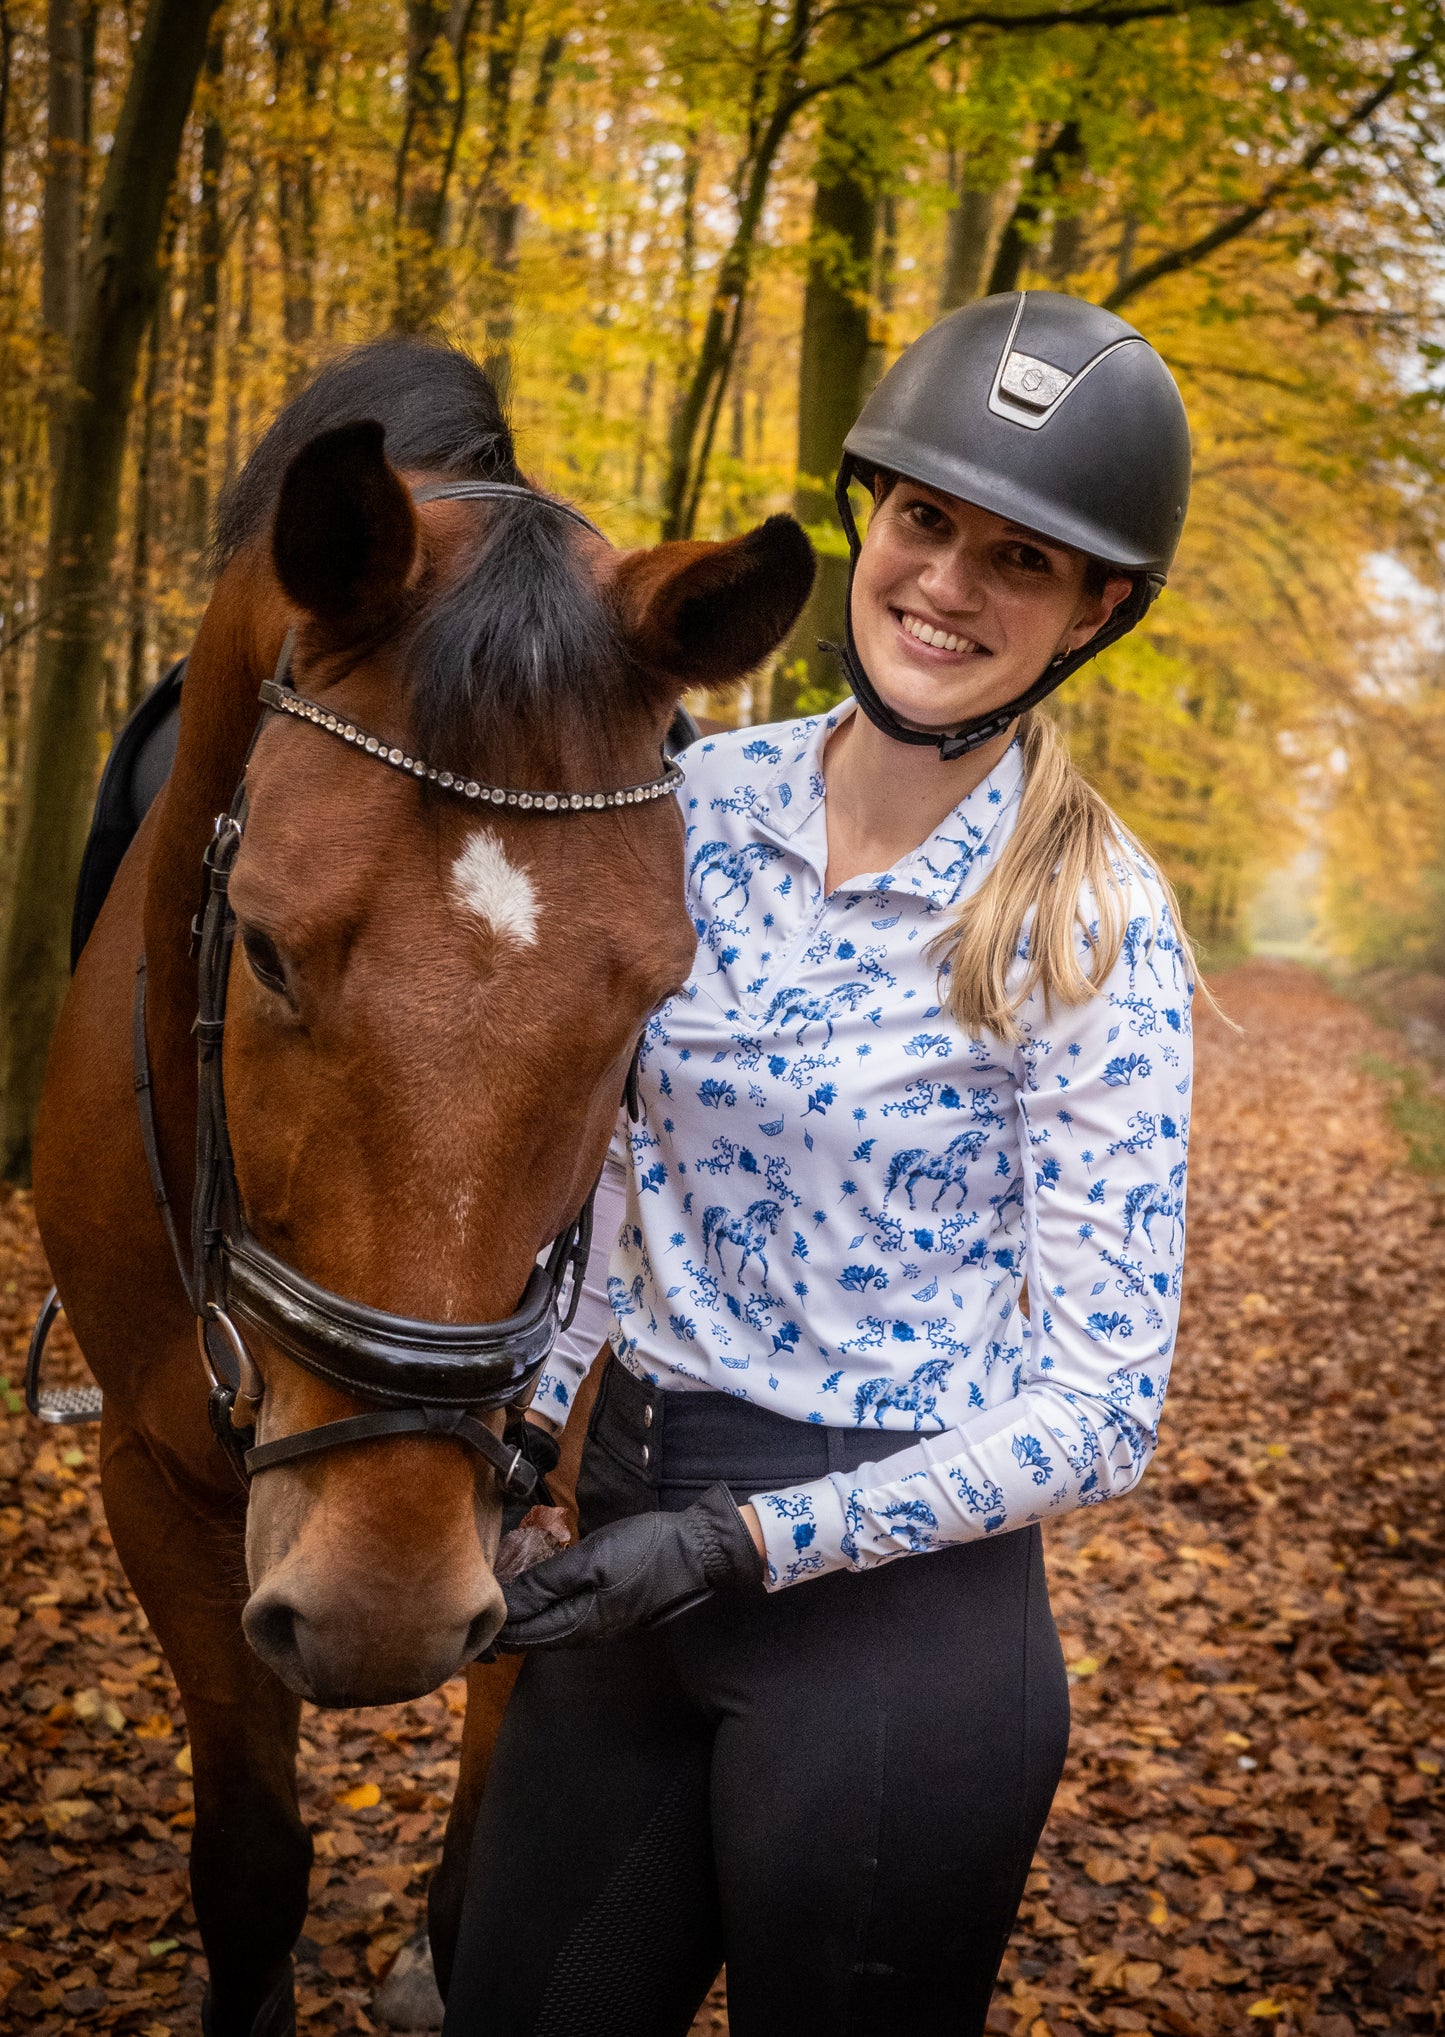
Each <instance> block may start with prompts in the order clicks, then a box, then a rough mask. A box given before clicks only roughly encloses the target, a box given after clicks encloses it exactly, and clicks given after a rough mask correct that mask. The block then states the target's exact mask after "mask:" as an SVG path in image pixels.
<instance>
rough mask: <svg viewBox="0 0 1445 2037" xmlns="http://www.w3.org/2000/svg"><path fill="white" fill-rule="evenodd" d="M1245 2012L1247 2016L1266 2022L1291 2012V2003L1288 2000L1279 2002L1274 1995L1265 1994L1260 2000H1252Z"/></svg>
mask: <svg viewBox="0 0 1445 2037" xmlns="http://www.w3.org/2000/svg"><path fill="white" fill-rule="evenodd" d="M1244 2013H1245V2014H1246V2015H1247V2016H1253V2017H1254V2018H1255V2019H1256V2021H1259V2022H1265V2021H1269V2020H1271V2019H1272V2018H1273V2017H1275V2016H1287V2015H1288V2014H1289V2004H1288V2002H1277V2001H1275V2000H1274V1999H1273V1997H1272V1996H1270V1995H1264V1996H1263V1997H1262V1998H1261V1999H1260V2000H1259V2001H1257V2002H1251V2003H1250V2005H1249V2007H1248V2008H1247V2009H1246V2010H1245V2012H1244Z"/></svg>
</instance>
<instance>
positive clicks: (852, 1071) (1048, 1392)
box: [537, 705, 1192, 1588]
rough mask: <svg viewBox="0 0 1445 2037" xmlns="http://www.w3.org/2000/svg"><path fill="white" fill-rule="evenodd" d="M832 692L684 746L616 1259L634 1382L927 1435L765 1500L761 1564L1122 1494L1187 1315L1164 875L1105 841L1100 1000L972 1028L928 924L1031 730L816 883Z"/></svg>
mask: <svg viewBox="0 0 1445 2037" xmlns="http://www.w3.org/2000/svg"><path fill="white" fill-rule="evenodd" d="M851 711H852V708H851V705H848V706H844V707H842V708H839V709H836V710H835V711H834V712H833V713H832V714H831V715H828V716H826V717H819V718H815V719H813V720H809V721H805V722H801V723H799V724H797V725H795V726H778V727H772V728H766V729H747V730H742V731H739V732H737V733H736V734H732V735H727V736H722V737H718V738H715V739H711V740H708V741H706V742H703V743H699V744H697V745H696V746H695V747H694V748H693V749H691V750H690V751H688V752H687V753H686V755H685V757H684V758H683V760H682V762H683V765H684V768H685V770H686V773H687V782H686V785H685V787H684V789H683V791H682V793H681V794H680V798H681V800H682V803H683V807H684V812H685V817H686V822H687V884H688V898H689V902H690V906H691V910H692V915H693V919H694V922H695V924H696V926H697V930H698V952H697V959H696V963H695V966H694V968H693V971H692V975H691V977H690V979H689V981H688V983H687V986H686V988H685V989H684V990H683V991H682V992H681V993H680V994H679V995H678V996H677V997H675V998H673V999H672V1000H671V1001H670V1002H669V1003H668V1004H667V1005H665V1006H664V1007H663V1008H662V1010H661V1011H660V1012H658V1013H657V1014H656V1015H655V1017H654V1018H653V1019H652V1021H651V1022H650V1024H649V1026H648V1029H647V1034H646V1039H645V1044H644V1049H643V1054H642V1059H641V1098H642V1114H641V1117H640V1119H639V1121H638V1123H637V1124H636V1125H635V1126H633V1127H632V1128H631V1130H630V1134H629V1140H628V1145H629V1167H628V1180H627V1200H626V1210H625V1217H624V1221H623V1223H622V1225H621V1228H620V1232H619V1233H618V1235H617V1238H616V1243H615V1246H614V1248H613V1251H612V1260H611V1270H610V1278H609V1281H608V1292H609V1298H610V1302H611V1309H612V1313H613V1316H614V1318H615V1320H614V1322H613V1324H612V1326H611V1334H612V1341H613V1348H614V1350H615V1351H616V1353H617V1356H618V1357H619V1359H620V1360H621V1362H622V1363H623V1364H624V1365H626V1366H627V1367H628V1368H629V1369H630V1370H631V1371H633V1372H634V1373H636V1374H637V1375H638V1376H639V1377H641V1378H644V1379H646V1380H648V1381H650V1382H652V1383H654V1384H658V1385H661V1386H663V1387H665V1388H669V1389H679V1390H684V1391H690V1390H714V1391H720V1392H724V1393H730V1394H734V1395H737V1396H738V1397H740V1398H742V1399H744V1400H748V1401H752V1402H755V1403H756V1404H757V1405H758V1406H761V1407H768V1408H772V1409H774V1410H776V1411H777V1412H778V1413H781V1414H783V1415H786V1416H790V1417H791V1418H792V1419H794V1420H796V1421H803V1422H824V1423H828V1424H830V1425H835V1426H844V1427H847V1426H852V1427H857V1428H863V1429H876V1430H880V1431H888V1432H896V1431H899V1430H902V1431H906V1432H908V1433H910V1434H914V1435H916V1436H917V1437H918V1438H919V1440H918V1442H917V1444H916V1445H915V1446H913V1447H910V1448H906V1449H902V1450H899V1451H897V1452H896V1454H894V1455H892V1456H890V1457H888V1458H887V1459H886V1460H885V1461H884V1462H882V1463H879V1464H865V1465H864V1466H863V1467H862V1468H861V1469H860V1470H857V1471H854V1472H850V1473H846V1474H842V1473H840V1474H834V1475H831V1476H829V1477H827V1478H821V1479H816V1480H812V1481H810V1482H808V1483H806V1484H803V1485H799V1486H796V1487H794V1488H792V1489H791V1490H787V1491H779V1492H767V1493H759V1494H757V1495H755V1496H754V1502H753V1503H754V1505H755V1506H756V1508H757V1510H758V1513H759V1517H760V1519H761V1521H762V1524H763V1533H764V1538H765V1541H766V1544H767V1552H768V1560H769V1566H770V1582H771V1584H772V1585H773V1586H774V1587H775V1588H777V1587H782V1586H785V1585H789V1584H793V1583H796V1582H798V1581H799V1580H801V1579H804V1578H806V1577H809V1576H812V1575H815V1574H817V1573H820V1572H824V1571H829V1570H835V1569H840V1568H845V1567H846V1568H854V1569H865V1568H868V1567H870V1566H871V1565H873V1564H877V1563H884V1562H888V1561H890V1560H891V1559H892V1558H893V1557H896V1556H903V1555H908V1554H913V1553H917V1552H920V1551H925V1550H929V1549H935V1548H941V1547H944V1546H946V1545H948V1544H951V1543H956V1542H963V1541H969V1540H973V1539H975V1538H978V1537H981V1536H985V1535H994V1534H1001V1533H1005V1532H1007V1531H1008V1530H1009V1529H1011V1528H1016V1527H1020V1526H1022V1525H1023V1524H1025V1523H1026V1522H1030V1521H1036V1520H1040V1519H1042V1518H1045V1517H1047V1516H1050V1515H1053V1514H1058V1513H1062V1512H1066V1511H1068V1510H1069V1509H1070V1508H1072V1507H1076V1506H1085V1505H1090V1504H1093V1503H1095V1502H1097V1501H1100V1500H1104V1499H1107V1498H1110V1497H1111V1496H1114V1495H1117V1494H1120V1493H1123V1492H1127V1491H1128V1490H1129V1488H1130V1487H1131V1486H1132V1485H1134V1484H1135V1482H1136V1481H1137V1480H1138V1478H1139V1477H1140V1475H1141V1474H1142V1472H1143V1470H1144V1467H1145V1465H1146V1464H1147V1463H1148V1460H1149V1457H1150V1455H1151V1453H1152V1451H1153V1449H1154V1446H1155V1443H1156V1441H1157V1438H1158V1423H1159V1414H1160V1408H1161V1405H1162V1402H1163V1398H1164V1389H1165V1385H1166V1382H1167V1379H1168V1373H1169V1362H1170V1357H1171V1354H1172V1352H1173V1347H1174V1336H1175V1329H1176V1325H1177V1320H1178V1312H1179V1295H1180V1281H1181V1274H1182V1262H1183V1247H1184V1221H1183V1219H1184V1182H1185V1159H1186V1147H1187V1138H1188V1111H1189V1091H1190V1073H1191V1035H1190V996H1191V991H1192V985H1191V983H1190V982H1189V981H1188V977H1187V972H1186V968H1185V965H1184V959H1183V956H1182V955H1181V952H1180V949H1179V945H1178V942H1177V939H1176V936H1175V930H1174V928H1173V925H1172V922H1171V920H1170V918H1169V914H1168V910H1167V906H1166V904H1165V901H1164V897H1163V894H1162V891H1161V889H1160V887H1159V884H1158V880H1157V878H1156V876H1155V874H1154V872H1153V871H1152V869H1150V868H1149V866H1148V865H1147V864H1145V863H1142V862H1141V861H1139V860H1138V859H1136V858H1132V857H1129V858H1126V857H1124V856H1122V855H1121V856H1120V857H1119V858H1118V859H1117V861H1116V866H1115V871H1116V877H1117V881H1118V882H1119V884H1120V886H1121V888H1122V890H1123V893H1124V903H1125V917H1126V922H1127V932H1126V934H1125V939H1124V944H1123V949H1122V951H1121V953H1120V955H1119V958H1118V961H1117V963H1116V964H1115V966H1114V967H1113V969H1112V970H1111V971H1110V972H1109V974H1108V976H1107V977H1106V978H1105V979H1104V980H1103V982H1102V983H1101V984H1100V985H1099V991H1098V994H1097V995H1096V996H1094V997H1092V998H1090V999H1089V1000H1088V1001H1087V1002H1086V1003H1084V1004H1082V1005H1079V1006H1072V1007H1062V1008H1056V1009H1055V1010H1054V1011H1053V1012H1052V1013H1051V1012H1049V1011H1047V1010H1046V1009H1045V1007H1044V1001H1043V999H1042V997H1041V996H1039V995H1037V994H1036V995H1035V996H1034V997H1033V998H1031V999H1030V1001H1029V1002H1028V1003H1027V1004H1026V1005H1025V1007H1024V1009H1023V1011H1022V1013H1021V1015H1020V1026H1021V1029H1022V1032H1023V1035H1024V1038H1023V1042H1022V1044H1021V1045H1019V1046H1017V1047H1012V1046H1008V1045H1006V1044H1005V1043H1003V1042H1002V1041H1000V1040H997V1039H995V1038H993V1037H991V1036H988V1035H985V1036H982V1037H979V1036H974V1035H970V1034H969V1033H967V1032H966V1031H964V1030H963V1029H962V1028H960V1027H959V1025H958V1024H957V1023H956V1022H955V1021H954V1020H953V1018H952V1017H951V1016H950V1015H949V1013H948V1010H947V1008H946V1006H944V1005H943V1003H942V1000H941V996H940V990H939V983H938V970H937V963H936V961H935V960H933V959H930V956H929V954H928V947H929V943H930V942H931V941H932V940H933V938H934V937H935V936H936V935H937V934H938V933H939V932H940V931H942V929H943V928H944V927H945V926H946V925H947V923H948V917H949V914H950V913H951V912H952V911H953V910H954V909H955V908H956V907H957V906H958V904H959V902H960V901H961V900H963V899H965V898H967V897H968V896H969V894H970V893H971V892H973V891H974V890H976V889H977V887H978V886H979V885H980V884H981V883H982V882H983V880H984V878H985V877H986V876H987V874H988V872H989V870H990V869H991V868H992V867H993V864H994V863H995V862H996V861H997V859H998V856H999V853H1000V851H1001V850H1002V848H1003V846H1004V844H1005V842H1006V841H1007V839H1008V836H1009V834H1010V832H1011V830H1012V827H1013V824H1014V819H1015V816H1016V813H1017V809H1018V800H1019V794H1020V790H1021V785H1022V763H1021V758H1020V752H1019V748H1018V745H1017V744H1015V745H1014V746H1013V747H1012V748H1011V749H1010V750H1009V751H1008V752H1007V754H1006V755H1005V756H1004V758H1003V759H1002V761H1001V762H1000V763H999V765H998V766H997V767H996V769H995V770H994V771H993V773H992V774H991V775H990V776H989V777H988V778H987V779H985V780H984V781H983V783H982V784H980V785H979V786H977V787H976V788H975V789H974V791H972V792H971V793H969V795H968V796H967V798H966V799H964V800H963V801H962V802H961V803H960V805H959V806H957V807H956V808H955V809H954V811H953V812H952V813H951V814H950V815H949V816H948V818H947V819H946V820H945V821H944V822H943V823H942V825H941V826H940V827H939V828H938V829H937V830H936V831H935V832H934V833H933V834H932V835H930V836H929V838H928V839H927V840H926V841H925V842H924V843H923V844H922V846H921V847H920V848H919V849H917V850H915V851H914V853H913V854H911V855H909V856H906V857H904V858H903V859H902V861H900V862H899V863H898V864H896V865H895V867H894V868H893V869H892V870H889V871H886V872H880V873H878V874H877V875H871V876H861V877H857V878H853V879H850V881H849V883H848V884H847V885H846V887H843V888H841V889H839V890H837V891H835V892H833V893H832V894H828V893H827V892H826V891H825V887H824V873H825V871H826V867H827V836H826V828H825V823H824V797H825V787H824V781H823V774H822V768H821V756H822V748H823V745H824V743H825V742H826V740H827V737H828V735H829V734H830V733H831V732H832V730H833V728H835V727H836V726H837V724H838V721H839V720H840V719H841V717H842V716H843V715H844V714H847V713H849V712H851ZM1083 912H1084V917H1085V918H1086V919H1087V918H1088V917H1089V914H1090V904H1089V901H1087V900H1086V901H1083ZM1080 954H1081V958H1084V959H1087V956H1088V950H1087V947H1086V946H1085V945H1084V941H1083V936H1082V934H1081V935H1080ZM614 1206H615V1205H614ZM1025 1283H1027V1292H1028V1297H1029V1300H1028V1315H1027V1317H1026V1316H1025V1315H1024V1313H1023V1310H1022V1309H1021V1307H1020V1301H1021V1296H1022V1293H1023V1290H1024V1287H1025ZM595 1327H596V1326H593V1328H594V1331H595ZM586 1337H587V1331H586V1330H585V1329H584V1331H583V1340H584V1342H585V1340H586ZM596 1348H597V1345H596V1342H593V1343H592V1345H591V1350H592V1351H595V1350H596ZM588 1355H590V1353H589V1354H588ZM584 1362H585V1360H584V1359H583V1356H582V1354H581V1351H580V1349H579V1350H578V1351H574V1352H571V1353H569V1352H567V1351H565V1350H564V1351H559V1352H558V1353H555V1354H554V1356H553V1357H552V1359H551V1360H549V1363H548V1368H547V1370H546V1372H545V1373H544V1375H543V1379H542V1382H541V1385H540V1388H539V1393H538V1399H537V1405H538V1407H539V1408H541V1409H542V1410H543V1411H544V1412H547V1413H550V1414H553V1415H557V1416H563V1415H565V1413H566V1410H567V1406H568V1405H569V1403H570V1398H571V1394H572V1392H573V1391H574V1390H575V1384H576V1380H577V1377H578V1376H579V1375H580V1371H581V1370H582V1369H583V1364H584Z"/></svg>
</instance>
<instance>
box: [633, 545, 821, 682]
mask: <svg viewBox="0 0 1445 2037" xmlns="http://www.w3.org/2000/svg"><path fill="white" fill-rule="evenodd" d="M813 573H814V561H813V547H812V546H811V545H810V544H809V543H808V540H807V538H806V537H805V536H804V535H803V529H802V526H801V524H798V523H795V522H794V520H793V518H792V517H791V516H770V517H769V518H768V520H767V522H766V523H764V524H760V525H759V526H758V528H757V529H756V530H750V531H745V532H744V533H743V535H742V536H741V537H738V538H729V539H728V540H727V541H726V542H724V543H721V544H701V543H692V542H688V541H684V542H680V543H672V544H665V545H655V546H653V547H652V549H651V550H650V551H643V552H631V553H629V554H628V555H627V557H626V558H624V559H623V561H622V563H621V565H620V567H619V569H618V573H617V580H616V583H615V598H616V601H617V606H618V613H619V617H620V620H621V624H622V633H623V637H624V640H625V642H626V644H627V647H628V649H629V651H630V652H631V653H632V656H633V657H634V658H635V659H636V661H637V663H638V664H639V665H640V666H641V667H642V668H643V670H644V671H645V672H648V673H652V674H655V675H656V676H657V677H658V678H659V679H667V680H673V681H675V682H677V683H678V684H679V685H682V686H725V685H727V684H728V683H729V682H730V681H731V680H734V679H740V678H742V676H743V674H744V673H745V672H751V671H752V670H753V669H754V668H755V667H756V666H758V665H760V664H761V663H762V662H763V659H764V658H766V657H767V656H768V655H769V653H770V652H772V651H775V650H776V649H777V647H778V645H779V644H780V643H781V642H782V641H783V638H784V637H785V636H786V635H787V634H788V631H789V630H790V629H791V628H792V626H793V624H794V623H795V622H796V621H797V619H798V616H799V614H800V613H801V611H802V607H803V603H804V602H805V601H806V600H807V598H808V595H809V593H810V592H811V590H812V586H813Z"/></svg>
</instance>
